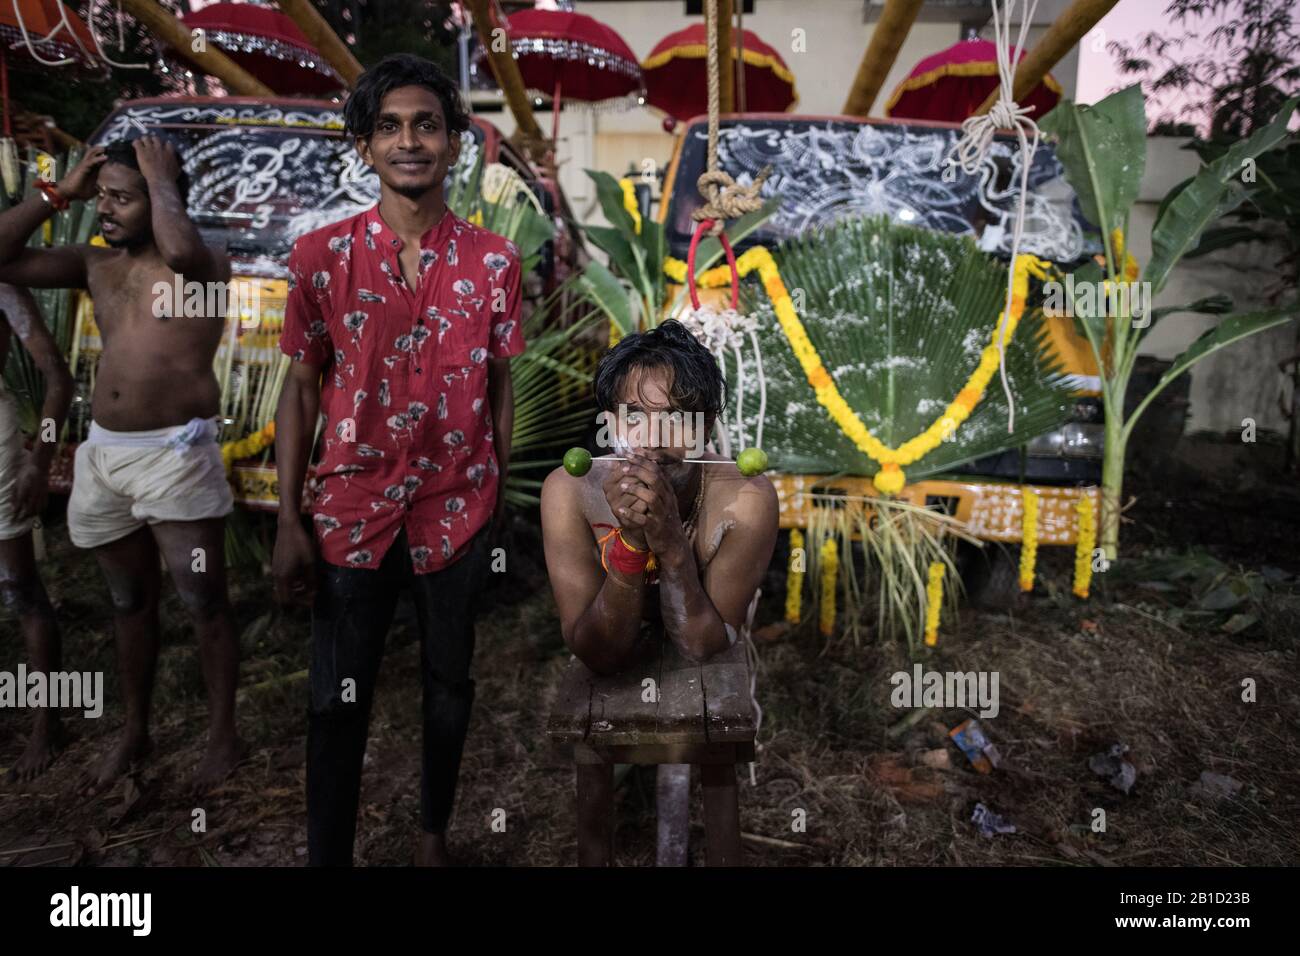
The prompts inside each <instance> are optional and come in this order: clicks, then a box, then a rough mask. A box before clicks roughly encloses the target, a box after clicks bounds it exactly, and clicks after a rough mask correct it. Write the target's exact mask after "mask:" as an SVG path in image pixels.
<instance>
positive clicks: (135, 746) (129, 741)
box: [77, 730, 153, 797]
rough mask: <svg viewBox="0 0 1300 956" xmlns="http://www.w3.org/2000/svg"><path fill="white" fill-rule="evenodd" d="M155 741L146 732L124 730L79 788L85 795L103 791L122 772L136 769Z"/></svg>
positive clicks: (85, 776) (84, 777) (86, 775)
mask: <svg viewBox="0 0 1300 956" xmlns="http://www.w3.org/2000/svg"><path fill="white" fill-rule="evenodd" d="M152 749H153V741H151V740H150V739H149V735H148V734H145V733H132V732H130V731H127V730H123V731H122V736H121V737H120V738H119V739H118V741H117V743H116V744H115V745H114V746H113V749H112V750H110V751H109V752H108V753H107V754H106V755H105V756H104V759H103V760H101V761H100V762H99V765H98V766H97V767H96V768H95V769H94V770H92V771H89V772H88V773H86V774H84V775H83V776H82V779H81V783H80V784H78V787H77V789H78V790H79V791H80V792H81V793H82V795H83V796H87V797H91V796H95V795H96V794H100V793H103V792H104V791H105V790H108V789H109V788H110V787H112V786H113V784H114V783H116V782H117V780H118V778H119V777H121V776H122V774H124V773H126V772H128V771H129V770H132V769H134V766H135V765H136V764H138V763H139V762H140V761H141V760H142V759H144V757H145V756H147V755H148V753H149V751H150V750H152Z"/></svg>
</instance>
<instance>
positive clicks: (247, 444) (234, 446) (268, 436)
mask: <svg viewBox="0 0 1300 956" xmlns="http://www.w3.org/2000/svg"><path fill="white" fill-rule="evenodd" d="M273 441H275V422H274V421H270V422H267V423H266V427H265V428H262V429H261V430H259V431H255V432H250V433H249V434H247V435H245V436H244V437H243V438H240V439H238V440H237V441H228V442H226V443H225V444H224V445H222V446H221V463H222V464H223V465H225V466H226V472H227V473H229V471H230V469H231V467H232V466H233V465H234V463H235V462H237V461H240V460H242V459H244V458H252V457H253V456H254V455H256V454H258V453H259V452H261V451H263V450H264V449H265V448H266V447H267V446H268V445H270V444H271V443H272V442H273Z"/></svg>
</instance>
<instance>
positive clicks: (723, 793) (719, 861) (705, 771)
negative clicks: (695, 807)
mask: <svg viewBox="0 0 1300 956" xmlns="http://www.w3.org/2000/svg"><path fill="white" fill-rule="evenodd" d="M700 780H701V782H702V783H703V786H704V841H705V845H706V848H707V851H708V852H707V857H708V862H709V866H742V865H743V860H742V858H741V851H740V797H739V794H738V792H737V789H736V765H735V764H730V763H706V764H701V765H700Z"/></svg>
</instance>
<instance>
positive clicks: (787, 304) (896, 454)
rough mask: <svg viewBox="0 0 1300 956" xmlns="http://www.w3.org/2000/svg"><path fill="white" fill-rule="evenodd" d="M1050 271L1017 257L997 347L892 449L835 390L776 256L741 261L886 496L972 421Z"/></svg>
mask: <svg viewBox="0 0 1300 956" xmlns="http://www.w3.org/2000/svg"><path fill="white" fill-rule="evenodd" d="M1048 268H1049V265H1048V263H1046V262H1043V261H1042V260H1040V259H1038V258H1035V257H1034V256H1030V255H1020V256H1017V257H1016V266H1015V271H1014V275H1013V280H1012V296H1011V312H1010V314H1009V315H1008V314H1006V313H1005V312H1004V313H1002V314H1000V315H999V316H998V322H997V325H996V327H995V329H994V332H993V336H992V343H991V344H990V345H987V346H985V348H984V351H983V352H981V353H980V362H979V365H978V367H976V369H975V371H974V372H972V373H971V376H970V378H968V379H967V380H966V384H965V385H964V386H963V387H962V389H961V390H960V391H959V392H958V393H957V397H956V398H954V399H953V400H952V402H951V403H950V404H949V405H948V407H947V408H946V409H945V410H944V412H943V414H942V415H940V416H939V417H938V418H937V419H935V421H934V422H933V423H932V424H931V425H930V427H929V428H927V429H926V430H925V431H923V432H921V434H919V435H917V436H916V437H915V438H912V439H909V440H908V441H906V442H904V443H903V444H901V445H899V446H898V447H897V448H890V447H889V446H887V445H885V444H884V443H883V442H881V441H880V440H879V439H878V438H876V437H875V436H874V435H872V434H871V432H870V430H869V429H868V428H867V426H866V425H864V424H863V423H862V419H860V418H859V417H858V416H857V413H856V412H854V411H853V409H852V408H850V407H849V404H848V402H846V401H845V400H844V398H843V396H841V395H840V393H839V389H837V388H836V387H835V382H834V381H833V380H832V379H831V376H830V373H829V372H828V371H827V370H826V367H825V366H824V365H823V364H822V360H821V357H820V356H819V355H818V354H817V349H816V348H815V347H814V346H813V344H812V342H811V341H810V340H809V338H808V333H807V331H806V330H805V329H804V326H803V323H802V322H801V321H800V319H799V316H798V314H797V313H796V312H795V309H794V302H793V300H792V299H791V298H790V293H789V292H788V291H787V289H786V287H785V283H784V282H783V281H782V279H781V274H780V272H779V270H778V269H777V265H776V261H775V260H774V259H773V258H772V254H771V253H770V252H768V251H767V250H766V249H764V248H763V247H762V246H754V247H753V248H751V249H749V250H748V251H746V252H745V253H744V254H743V255H741V256H740V257H739V258H738V259H737V260H736V270H737V271H738V272H739V273H740V275H742V276H744V275H746V274H748V273H750V272H752V271H754V270H755V269H757V270H758V275H759V278H760V279H762V282H763V288H764V289H765V290H766V291H767V295H768V298H769V299H770V300H771V302H772V308H773V310H774V311H775V312H776V318H777V321H778V322H780V324H781V330H782V331H783V332H784V333H785V337H786V339H787V340H788V341H789V342H790V348H791V349H792V350H793V351H794V354H795V357H796V358H797V359H798V360H799V364H800V366H801V367H802V368H803V372H804V375H805V376H807V378H808V383H809V384H810V385H811V386H812V387H813V391H814V393H815V394H816V395H817V401H818V402H819V403H820V404H821V405H822V406H823V407H824V408H825V409H826V410H827V412H829V413H830V416H831V419H832V420H833V421H834V422H835V424H836V425H838V426H839V428H840V430H841V431H843V432H844V434H845V435H847V436H848V437H849V440H850V441H852V442H853V444H854V445H856V446H857V448H858V449H859V450H860V451H861V452H862V453H863V454H865V455H867V457H869V458H871V459H872V460H874V461H876V462H879V463H880V470H879V471H877V472H876V476H875V478H873V479H872V481H873V483H874V484H875V486H876V488H878V489H879V490H880V491H881V492H882V493H883V494H891V495H892V494H897V493H898V492H900V491H902V490H903V485H904V484H905V483H906V480H907V479H906V476H905V475H904V474H903V469H902V466H905V465H910V464H912V463H913V462H915V461H917V460H919V459H921V458H923V457H924V456H926V455H928V454H929V453H930V452H932V451H934V449H936V448H937V447H939V443H940V442H942V441H943V439H944V438H945V437H946V436H948V435H951V434H952V433H954V432H955V431H956V430H957V429H958V428H959V427H961V424H962V423H963V422H964V421H966V419H967V418H969V417H970V414H971V412H972V411H974V409H975V405H976V404H977V403H978V402H979V400H980V399H981V398H982V397H983V396H984V389H985V388H986V387H987V386H988V383H989V381H990V380H991V379H992V378H993V375H994V373H996V372H997V370H998V344H999V336H1001V338H1000V341H1001V342H1002V343H1006V342H1008V341H1010V339H1011V336H1012V335H1013V334H1014V333H1015V330H1016V326H1017V325H1018V324H1019V322H1020V318H1021V316H1022V315H1024V311H1025V300H1026V298H1027V297H1028V295H1029V277H1030V276H1031V275H1034V276H1037V277H1038V278H1040V279H1042V278H1046V276H1047V269H1048ZM664 272H665V274H667V276H668V277H669V278H670V279H672V280H673V281H674V282H678V283H684V282H685V281H686V263H684V262H682V261H681V260H680V259H673V258H668V259H666V260H665V262H664ZM695 281H696V284H697V285H699V286H703V287H716V286H722V285H730V283H731V269H730V267H729V266H726V265H722V266H717V267H716V268H713V269H709V270H708V271H706V272H703V273H700V274H699V275H697V276H696V277H695Z"/></svg>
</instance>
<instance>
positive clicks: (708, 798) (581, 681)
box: [546, 640, 755, 866]
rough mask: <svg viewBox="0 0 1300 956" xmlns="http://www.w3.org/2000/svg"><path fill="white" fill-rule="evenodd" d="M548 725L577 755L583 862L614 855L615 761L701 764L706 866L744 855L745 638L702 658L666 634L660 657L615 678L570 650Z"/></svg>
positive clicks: (750, 728) (748, 728) (748, 712)
mask: <svg viewBox="0 0 1300 956" xmlns="http://www.w3.org/2000/svg"><path fill="white" fill-rule="evenodd" d="M647 678H650V679H653V680H654V687H655V689H656V690H657V691H658V693H657V694H651V693H650V692H649V685H647V684H645V683H644V682H645V680H646V679H647ZM546 732H547V735H548V736H549V737H550V738H551V740H552V741H553V742H554V743H555V744H556V745H557V746H559V747H560V748H562V749H563V750H564V751H565V752H566V754H572V756H573V760H574V763H575V764H576V770H577V791H578V865H579V866H609V865H611V864H612V863H613V858H614V765H615V764H619V763H625V764H665V763H667V764H681V763H685V764H697V765H698V766H699V768H700V775H701V780H702V783H703V786H704V834H705V843H706V846H707V858H708V863H709V866H739V865H740V864H741V849H740V804H739V800H738V795H737V788H736V764H738V763H748V762H749V761H751V760H753V759H754V732H755V726H754V709H753V702H752V700H751V698H750V694H749V663H748V661H747V660H746V658H745V646H744V642H743V641H737V642H736V644H735V645H733V646H732V647H731V648H730V649H729V650H727V651H725V652H724V653H722V654H718V655H717V656H716V657H713V658H711V659H710V660H708V661H707V662H705V663H704V664H695V663H692V662H691V661H688V660H686V659H685V658H684V657H682V656H681V654H680V653H678V651H677V648H676V647H674V646H673V644H672V643H671V642H670V641H666V640H665V641H661V642H660V643H659V652H658V654H657V655H656V656H655V657H654V658H652V659H651V660H649V661H647V662H646V663H645V664H641V665H634V666H632V667H630V668H628V670H626V671H624V672H623V673H621V674H617V675H615V676H612V677H599V676H597V675H596V674H593V673H592V672H591V671H590V670H588V669H587V667H586V666H585V665H584V664H583V663H582V662H581V661H579V660H578V659H577V658H574V660H573V661H572V662H570V664H569V666H568V668H567V669H566V670H565V672H564V676H563V677H562V678H561V679H560V688H559V692H558V694H557V695H556V700H555V707H554V708H553V709H552V711H551V717H550V720H549V721H548V723H547V728H546Z"/></svg>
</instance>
